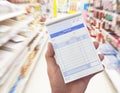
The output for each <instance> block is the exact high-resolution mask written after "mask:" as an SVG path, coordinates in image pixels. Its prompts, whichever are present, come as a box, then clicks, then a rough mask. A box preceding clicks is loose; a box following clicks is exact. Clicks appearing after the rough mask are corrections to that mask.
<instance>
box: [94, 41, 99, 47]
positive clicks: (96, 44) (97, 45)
mask: <svg viewBox="0 0 120 93" xmlns="http://www.w3.org/2000/svg"><path fill="white" fill-rule="evenodd" d="M94 46H95V48H96V49H97V48H98V47H99V43H98V42H96V41H95V42H94Z"/></svg>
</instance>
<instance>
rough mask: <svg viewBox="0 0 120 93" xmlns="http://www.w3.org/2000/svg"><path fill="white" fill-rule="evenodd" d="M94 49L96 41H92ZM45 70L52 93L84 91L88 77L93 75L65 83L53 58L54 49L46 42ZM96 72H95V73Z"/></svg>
mask: <svg viewBox="0 0 120 93" xmlns="http://www.w3.org/2000/svg"><path fill="white" fill-rule="evenodd" d="M94 45H95V47H96V49H97V48H98V45H99V44H98V43H97V42H95V43H94ZM99 57H100V59H101V61H102V60H103V59H104V57H103V56H102V55H99ZM46 61H47V70H48V76H49V80H50V85H51V89H52V93H84V92H85V90H86V88H87V85H88V83H89V81H90V79H91V78H92V77H93V76H94V75H95V74H92V75H89V76H86V77H84V78H81V79H78V80H76V81H73V82H70V83H67V84H65V83H64V80H63V77H62V74H61V71H60V68H59V66H58V65H57V63H56V60H55V58H54V51H53V47H52V44H51V43H48V49H47V52H46ZM96 74H97V73H96Z"/></svg>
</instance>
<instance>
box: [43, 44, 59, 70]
mask: <svg viewBox="0 0 120 93" xmlns="http://www.w3.org/2000/svg"><path fill="white" fill-rule="evenodd" d="M54 54H55V53H54V50H53V47H52V44H51V43H48V48H47V51H46V54H45V58H46V62H47V67H48V68H49V69H50V68H52V69H53V68H55V67H56V66H57V64H56V60H55V58H54Z"/></svg>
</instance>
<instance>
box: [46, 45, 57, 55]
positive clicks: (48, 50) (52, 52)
mask: <svg viewBox="0 0 120 93" xmlns="http://www.w3.org/2000/svg"><path fill="white" fill-rule="evenodd" d="M54 54H55V53H54V50H53V47H52V44H51V43H48V48H47V52H46V57H54Z"/></svg>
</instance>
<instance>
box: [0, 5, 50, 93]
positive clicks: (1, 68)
mask: <svg viewBox="0 0 120 93" xmlns="http://www.w3.org/2000/svg"><path fill="white" fill-rule="evenodd" d="M28 5H29V4H27V5H24V6H28ZM30 5H31V4H30ZM36 5H37V6H38V4H35V6H36ZM20 6H21V5H20ZM22 6H23V5H22ZM32 6H34V5H33V4H32ZM25 13H26V11H25V10H21V11H16V12H13V13H8V14H3V15H0V29H1V28H2V30H4V29H5V30H7V32H1V35H0V58H1V62H0V93H23V91H24V88H25V86H26V85H27V82H28V81H29V79H30V76H31V75H32V72H33V70H34V68H35V66H36V64H37V62H38V59H39V57H40V55H41V53H42V51H43V48H44V46H45V44H46V41H47V39H48V36H47V35H46V30H45V29H44V28H42V31H41V26H40V24H39V23H38V24H37V25H36V22H35V23H34V20H35V18H33V17H31V16H30V15H29V16H27V17H26V18H25V19H24V20H23V19H22V20H21V21H17V20H16V19H14V18H16V17H17V16H20V15H23V14H25ZM29 24H32V25H34V27H32V29H31V28H30V29H27V28H28V26H29ZM38 25H39V26H38ZM5 26H8V28H4V27H5ZM30 26H31V25H30ZM2 30H1V31H2ZM36 48H37V50H36ZM35 51H36V54H35V55H34V58H33V59H32V63H31V64H27V61H28V60H29V57H30V56H31V55H32V53H33V52H35ZM2 58H4V59H2ZM27 65H30V66H29V68H28V69H27V71H26V72H25V76H22V69H23V68H24V66H27ZM18 81H19V82H18Z"/></svg>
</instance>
